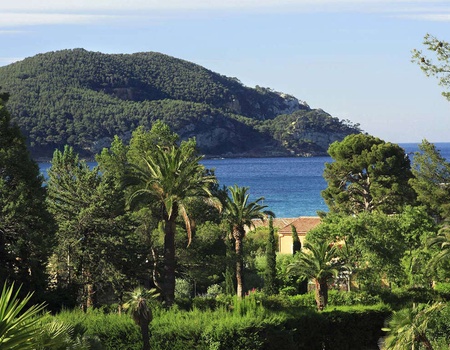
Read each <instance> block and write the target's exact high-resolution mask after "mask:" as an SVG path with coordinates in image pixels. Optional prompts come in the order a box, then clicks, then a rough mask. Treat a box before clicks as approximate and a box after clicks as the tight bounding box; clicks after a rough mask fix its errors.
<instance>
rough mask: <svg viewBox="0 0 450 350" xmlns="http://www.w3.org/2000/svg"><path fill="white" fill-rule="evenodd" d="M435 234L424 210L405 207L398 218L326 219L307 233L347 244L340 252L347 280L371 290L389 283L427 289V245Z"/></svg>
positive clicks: (310, 237)
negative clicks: (421, 286) (344, 263)
mask: <svg viewBox="0 0 450 350" xmlns="http://www.w3.org/2000/svg"><path fill="white" fill-rule="evenodd" d="M435 234H436V227H435V224H434V223H433V220H432V219H431V218H430V217H429V216H428V215H427V214H426V212H425V211H424V210H423V209H421V208H413V207H406V208H405V209H404V211H403V212H402V213H400V214H397V215H387V214H383V213H360V214H358V215H355V216H346V215H327V217H326V218H325V219H324V220H323V221H322V223H321V225H319V226H318V227H317V228H315V229H314V230H312V231H310V232H309V233H308V235H307V240H309V241H316V240H319V241H320V240H323V239H328V240H333V241H335V242H337V243H338V244H339V243H340V244H341V243H342V242H345V244H344V245H342V250H341V252H342V254H343V255H344V259H345V261H346V266H347V272H348V273H349V276H348V278H349V279H350V280H351V281H356V282H357V284H358V285H359V287H360V288H366V289H370V288H373V287H375V286H381V285H383V284H385V283H386V282H388V283H392V282H394V283H397V284H399V285H418V286H419V285H428V284H429V283H430V281H431V276H430V274H429V273H428V272H427V269H426V267H427V261H428V259H429V258H430V257H431V251H429V250H427V249H426V242H427V240H428V239H429V238H430V237H433V236H434V235H435ZM351 281H350V282H351ZM347 284H348V283H347Z"/></svg>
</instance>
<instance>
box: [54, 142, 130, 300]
mask: <svg viewBox="0 0 450 350" xmlns="http://www.w3.org/2000/svg"><path fill="white" fill-rule="evenodd" d="M48 175H49V180H48V183H47V188H48V205H49V208H50V211H51V213H52V214H53V216H54V218H55V221H56V222H57V224H58V230H57V234H56V237H57V244H56V246H55V249H54V256H53V258H52V264H51V271H52V272H53V276H52V277H54V280H55V281H56V286H54V287H55V288H63V289H64V288H70V287H71V286H74V287H75V288H77V287H78V286H79V287H80V288H79V289H80V290H79V294H80V296H81V298H80V300H79V302H80V304H81V305H83V307H84V309H86V308H87V307H91V306H93V305H94V303H95V300H94V298H93V295H94V293H95V294H97V295H100V294H101V291H109V289H110V288H112V289H113V290H114V291H116V292H117V294H118V295H120V294H121V293H123V289H124V286H125V282H126V281H127V278H131V277H132V276H133V275H132V273H130V274H129V277H126V276H125V272H126V273H128V272H129V270H128V269H127V266H126V265H127V264H126V263H125V262H126V260H131V259H132V256H134V255H135V254H136V250H134V249H133V246H131V245H130V241H129V235H130V232H129V225H130V220H129V218H128V216H127V215H126V214H125V212H124V200H123V196H122V195H121V192H120V191H118V189H117V187H115V184H114V182H112V181H110V179H109V178H108V177H107V176H101V175H100V174H99V170H98V169H97V168H95V169H90V168H89V166H88V165H87V164H86V162H84V161H80V160H79V158H78V155H77V154H75V153H74V151H73V149H72V148H71V147H68V146H66V147H65V149H64V151H63V152H61V151H58V150H56V151H55V153H54V156H53V160H52V166H51V168H50V169H49V171H48Z"/></svg>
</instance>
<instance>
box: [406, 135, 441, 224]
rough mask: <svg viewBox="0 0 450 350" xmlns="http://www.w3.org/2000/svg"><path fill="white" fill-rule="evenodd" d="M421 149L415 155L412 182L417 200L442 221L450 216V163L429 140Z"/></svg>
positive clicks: (422, 144)
mask: <svg viewBox="0 0 450 350" xmlns="http://www.w3.org/2000/svg"><path fill="white" fill-rule="evenodd" d="M419 149H420V152H416V153H415V155H414V160H413V165H412V173H413V175H414V177H413V178H411V180H410V184H411V186H412V188H413V189H414V190H415V191H416V193H417V200H418V201H419V202H421V203H422V204H424V205H425V206H426V207H427V209H428V211H429V212H430V214H431V215H433V216H434V217H435V218H436V219H437V220H438V222H441V221H443V220H444V219H445V218H450V201H449V198H450V163H449V162H447V161H446V160H445V158H444V157H442V156H441V154H440V152H439V150H437V149H436V146H435V145H434V144H432V143H430V142H428V141H427V140H423V141H422V143H421V144H420V145H419Z"/></svg>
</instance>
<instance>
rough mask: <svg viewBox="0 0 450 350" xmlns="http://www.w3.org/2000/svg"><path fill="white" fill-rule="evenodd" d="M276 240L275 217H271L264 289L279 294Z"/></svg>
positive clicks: (267, 292)
mask: <svg viewBox="0 0 450 350" xmlns="http://www.w3.org/2000/svg"><path fill="white" fill-rule="evenodd" d="M276 249H277V247H276V241H275V235H274V231H273V218H272V216H270V218H269V236H268V239H267V247H266V263H267V265H266V273H265V275H264V290H265V293H266V294H267V295H274V294H277V292H278V291H277V282H276V267H277V266H276V265H277V255H276Z"/></svg>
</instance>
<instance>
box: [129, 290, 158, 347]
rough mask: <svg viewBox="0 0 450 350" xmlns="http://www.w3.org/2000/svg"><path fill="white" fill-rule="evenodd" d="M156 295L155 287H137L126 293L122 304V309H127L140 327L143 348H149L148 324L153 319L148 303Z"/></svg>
mask: <svg viewBox="0 0 450 350" xmlns="http://www.w3.org/2000/svg"><path fill="white" fill-rule="evenodd" d="M157 296H158V294H157V293H156V290H155V289H153V290H146V289H145V288H142V287H138V288H136V289H134V290H133V291H132V292H131V293H129V294H128V295H127V297H128V300H127V301H126V302H125V304H124V309H125V310H129V312H130V313H131V317H132V318H133V321H134V323H136V325H138V326H139V328H140V329H141V334H142V342H143V347H142V349H143V350H150V331H149V324H150V322H152V320H153V313H152V309H151V307H150V304H151V303H152V299H155V298H156V297H157Z"/></svg>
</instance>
